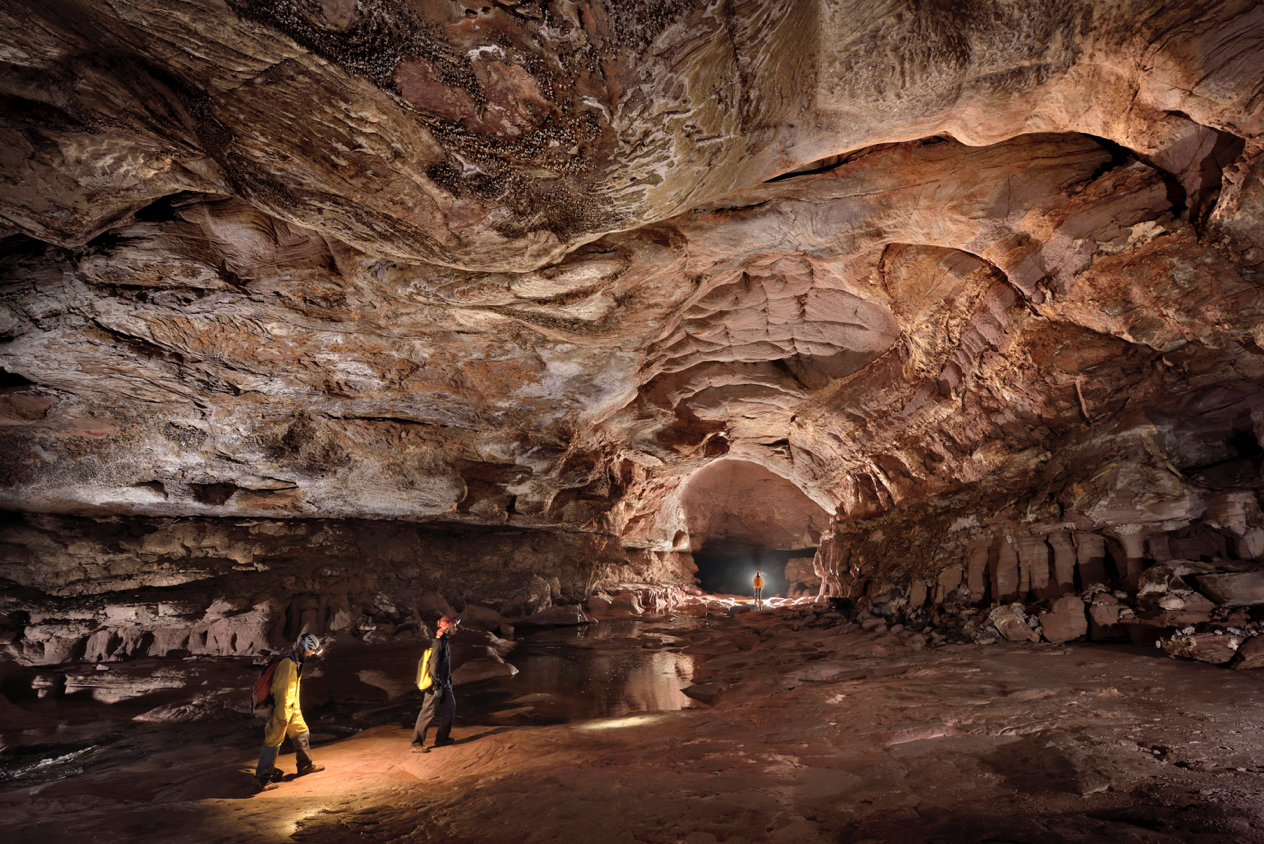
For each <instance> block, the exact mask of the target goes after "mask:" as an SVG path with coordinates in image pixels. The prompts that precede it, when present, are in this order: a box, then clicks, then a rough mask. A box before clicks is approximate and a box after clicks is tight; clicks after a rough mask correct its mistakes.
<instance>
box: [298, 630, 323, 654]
mask: <svg viewBox="0 0 1264 844" xmlns="http://www.w3.org/2000/svg"><path fill="white" fill-rule="evenodd" d="M294 649H295V650H296V651H298V652H299V653H303V654H310V655H311V656H320V652H321V647H320V639H317V638H316V637H315V636H313V635H312V634H311V633H304V634H303V635H302V636H299V637H298V642H296V643H295V644H294Z"/></svg>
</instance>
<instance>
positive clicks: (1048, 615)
mask: <svg viewBox="0 0 1264 844" xmlns="http://www.w3.org/2000/svg"><path fill="white" fill-rule="evenodd" d="M1040 627H1041V632H1042V634H1043V635H1044V638H1045V639H1046V640H1047V641H1050V642H1070V641H1071V640H1073V639H1079V638H1082V637H1084V636H1086V635H1087V634H1088V617H1087V616H1086V615H1085V612H1084V601H1083V600H1081V599H1080V598H1079V597H1078V596H1076V595H1066V596H1064V597H1061V598H1058V599H1057V600H1055V601H1054V602H1053V603H1052V605H1051V606H1050V608H1049V609H1048V610H1046V611H1045V612H1042V613H1041V614H1040Z"/></svg>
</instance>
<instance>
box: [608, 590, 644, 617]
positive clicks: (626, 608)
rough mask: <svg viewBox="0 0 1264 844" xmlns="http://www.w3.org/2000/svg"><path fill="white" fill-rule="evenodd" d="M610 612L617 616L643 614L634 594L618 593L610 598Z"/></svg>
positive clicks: (639, 602) (638, 600)
mask: <svg viewBox="0 0 1264 844" xmlns="http://www.w3.org/2000/svg"><path fill="white" fill-rule="evenodd" d="M610 612H611V613H612V614H614V615H618V616H634V615H641V614H642V613H644V612H645V610H644V609H642V607H641V601H640V599H639V598H637V596H636V593H634V592H620V593H618V594H617V595H612V596H611V598H610Z"/></svg>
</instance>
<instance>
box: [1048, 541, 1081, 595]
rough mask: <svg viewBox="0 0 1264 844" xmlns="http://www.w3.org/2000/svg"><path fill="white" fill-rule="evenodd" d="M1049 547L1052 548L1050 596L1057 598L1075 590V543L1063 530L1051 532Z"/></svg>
mask: <svg viewBox="0 0 1264 844" xmlns="http://www.w3.org/2000/svg"><path fill="white" fill-rule="evenodd" d="M1047 539H1048V543H1049V547H1050V548H1051V549H1052V550H1053V583H1052V584H1051V590H1052V589H1054V588H1056V591H1052V592H1051V594H1050V597H1053V598H1058V597H1061V596H1062V595H1065V594H1067V593H1068V592H1074V591H1075V543H1074V542H1072V540H1071V535H1070V534H1069V533H1067V532H1065V531H1059V532H1058V533H1051V534H1049V536H1048V538H1047Z"/></svg>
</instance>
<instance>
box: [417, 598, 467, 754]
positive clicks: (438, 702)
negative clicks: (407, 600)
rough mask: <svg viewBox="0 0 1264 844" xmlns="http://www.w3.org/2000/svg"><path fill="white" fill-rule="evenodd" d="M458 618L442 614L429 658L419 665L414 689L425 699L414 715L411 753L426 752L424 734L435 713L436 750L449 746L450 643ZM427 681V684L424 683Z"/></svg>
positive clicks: (451, 711) (452, 701)
mask: <svg viewBox="0 0 1264 844" xmlns="http://www.w3.org/2000/svg"><path fill="white" fill-rule="evenodd" d="M460 623H461V620H460V619H459V618H453V617H452V616H448V615H445V616H444V617H443V618H441V619H439V625H438V634H437V635H436V636H435V640H434V643H433V644H432V645H431V646H430V651H429V654H430V658H429V659H425V657H423V664H422V665H420V666H418V672H417V675H418V676H417V686H418V687H419V688H421V690H422V693H423V694H424V695H425V697H423V698H422V702H421V712H419V713H417V724H416V725H415V726H414V727H413V752H414V753H429V752H430V748H428V747H426V746H425V744H426V732H427V731H428V730H429V729H430V722H431V721H433V720H434V718H435V714H436V713H437V714H438V716H439V731H438V732H437V733H436V734H435V743H434V746H435V747H443V746H444V745H445V744H452V738H451V734H452V718H453V717H454V716H455V715H456V698H454V697H453V695H452V642H451V639H452V637H453V636H454V635H456V630H457V625H459V624H460ZM427 680H428V681H429V682H427Z"/></svg>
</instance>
